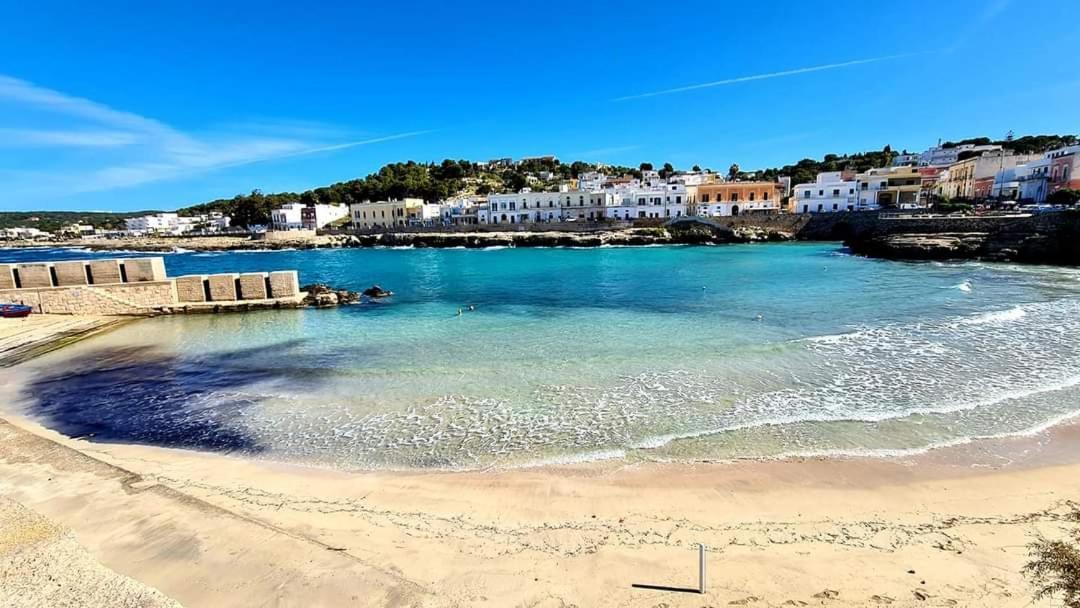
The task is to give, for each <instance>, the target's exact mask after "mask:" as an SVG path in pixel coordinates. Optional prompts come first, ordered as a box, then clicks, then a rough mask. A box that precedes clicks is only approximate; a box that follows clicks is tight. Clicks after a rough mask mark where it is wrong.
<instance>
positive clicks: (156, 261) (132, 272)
mask: <svg viewBox="0 0 1080 608" xmlns="http://www.w3.org/2000/svg"><path fill="white" fill-rule="evenodd" d="M122 263H123V264H124V274H125V276H127V282H128V283H142V282H145V281H164V280H165V260H164V259H163V258H136V259H133V260H124V261H123V262H122Z"/></svg>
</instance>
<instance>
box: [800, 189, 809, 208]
mask: <svg viewBox="0 0 1080 608" xmlns="http://www.w3.org/2000/svg"><path fill="white" fill-rule="evenodd" d="M806 192H807V194H809V193H810V191H809V190H807V191H806ZM802 212H803V213H809V212H810V205H803V206H802Z"/></svg>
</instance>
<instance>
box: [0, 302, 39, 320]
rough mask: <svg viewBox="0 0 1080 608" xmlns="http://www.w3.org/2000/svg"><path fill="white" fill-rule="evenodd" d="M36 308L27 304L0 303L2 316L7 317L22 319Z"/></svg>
mask: <svg viewBox="0 0 1080 608" xmlns="http://www.w3.org/2000/svg"><path fill="white" fill-rule="evenodd" d="M33 310H34V309H33V308H31V307H29V306H26V305H25V304H0V317H3V318H5V319H21V318H22V317H27V316H29V315H30V312H31V311H33Z"/></svg>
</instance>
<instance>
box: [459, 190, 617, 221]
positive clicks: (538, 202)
mask: <svg viewBox="0 0 1080 608" xmlns="http://www.w3.org/2000/svg"><path fill="white" fill-rule="evenodd" d="M613 200H614V197H613V195H612V194H611V193H610V192H585V191H583V190H565V191H561V192H531V191H528V190H524V191H522V192H518V193H505V194H492V195H489V196H488V204H487V207H486V208H484V207H481V208H479V209H478V210H477V220H478V221H479V223H481V224H528V223H545V222H568V221H597V220H600V219H603V218H604V217H605V213H606V209H607V208H608V207H609V206H610V205H611V204H612V201H613Z"/></svg>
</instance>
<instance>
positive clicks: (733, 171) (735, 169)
mask: <svg viewBox="0 0 1080 608" xmlns="http://www.w3.org/2000/svg"><path fill="white" fill-rule="evenodd" d="M739 173H741V171H740V170H739V163H731V166H730V167H728V170H727V174H728V179H729V180H731V181H735V180H737V179H739Z"/></svg>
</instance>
